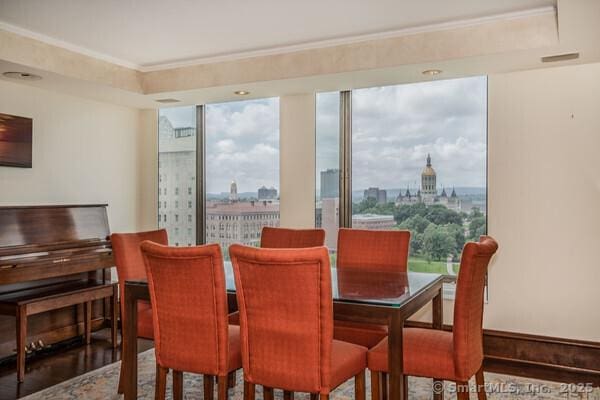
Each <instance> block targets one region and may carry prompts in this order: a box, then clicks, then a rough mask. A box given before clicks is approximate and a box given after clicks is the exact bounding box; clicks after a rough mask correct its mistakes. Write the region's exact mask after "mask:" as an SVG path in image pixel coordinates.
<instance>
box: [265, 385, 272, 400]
mask: <svg viewBox="0 0 600 400" xmlns="http://www.w3.org/2000/svg"><path fill="white" fill-rule="evenodd" d="M263 398H264V400H273V388H270V387H267V386H263Z"/></svg>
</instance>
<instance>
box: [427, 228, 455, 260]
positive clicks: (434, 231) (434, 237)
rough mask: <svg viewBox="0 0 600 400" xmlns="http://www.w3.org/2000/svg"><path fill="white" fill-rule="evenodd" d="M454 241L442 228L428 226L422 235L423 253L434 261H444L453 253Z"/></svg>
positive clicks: (445, 229) (446, 230)
mask: <svg viewBox="0 0 600 400" xmlns="http://www.w3.org/2000/svg"><path fill="white" fill-rule="evenodd" d="M455 249H456V241H455V240H454V237H453V236H452V235H451V234H450V233H449V232H448V229H447V228H446V227H443V226H437V225H435V224H430V225H429V226H428V227H427V229H425V233H424V234H423V253H425V254H426V255H427V256H428V257H429V258H431V259H434V260H444V259H445V258H446V257H447V256H448V255H450V254H452V253H454V251H455Z"/></svg>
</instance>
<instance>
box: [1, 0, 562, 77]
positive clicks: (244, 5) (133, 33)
mask: <svg viewBox="0 0 600 400" xmlns="http://www.w3.org/2000/svg"><path fill="white" fill-rule="evenodd" d="M555 5H556V0H502V1H496V0H452V1H448V0H420V1H414V0H301V1H298V0H252V1H249V0H245V1H244V0H102V1H97V0H0V28H4V29H7V30H12V31H15V32H16V33H20V34H25V35H29V36H31V37H34V38H36V39H41V40H44V41H46V42H50V43H53V44H57V45H61V46H62V47H66V48H70V49H72V50H75V51H80V52H84V53H87V54H89V55H94V56H96V57H100V58H104V59H106V60H110V61H112V62H117V63H119V64H122V65H127V66H130V67H134V68H149V67H158V66H165V65H167V64H172V63H179V62H193V61H202V60H207V59H214V58H215V57H225V56H228V57H231V56H235V55H236V54H237V55H242V54H245V55H248V53H249V52H256V51H275V50H276V49H281V48H283V47H287V48H288V50H289V46H298V48H303V47H310V46H311V45H312V46H314V45H317V44H318V43H319V42H324V41H330V42H329V43H331V41H335V40H338V41H341V42H343V41H344V39H346V40H347V39H348V38H354V39H357V37H360V36H363V35H370V34H378V33H385V32H393V31H398V30H403V29H408V28H415V27H422V26H426V25H431V24H439V23H446V22H452V21H457V20H465V19H471V18H479V17H487V16H494V15H498V14H504V13H512V12H520V11H525V10H530V9H535V8H539V7H547V6H555Z"/></svg>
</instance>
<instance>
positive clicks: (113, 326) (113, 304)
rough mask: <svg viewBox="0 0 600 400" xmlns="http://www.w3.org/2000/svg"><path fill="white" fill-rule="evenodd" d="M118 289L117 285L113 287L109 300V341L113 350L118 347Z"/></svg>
mask: <svg viewBox="0 0 600 400" xmlns="http://www.w3.org/2000/svg"><path fill="white" fill-rule="evenodd" d="M118 293H119V288H118V286H117V285H115V286H113V295H112V297H111V298H110V340H111V342H112V347H113V349H116V348H117V346H118V345H119V344H118V343H117V342H118V333H119V332H118V329H119V324H118V321H117V319H118V317H117V315H118V311H117V310H118V309H119V298H118Z"/></svg>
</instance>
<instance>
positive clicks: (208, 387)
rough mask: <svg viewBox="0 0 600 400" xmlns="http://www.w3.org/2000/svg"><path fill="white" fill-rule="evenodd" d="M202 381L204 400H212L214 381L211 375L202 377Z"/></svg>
mask: <svg viewBox="0 0 600 400" xmlns="http://www.w3.org/2000/svg"><path fill="white" fill-rule="evenodd" d="M202 380H203V381H204V400H213V398H214V390H215V387H214V383H215V380H214V379H213V377H212V375H203V376H202Z"/></svg>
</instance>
